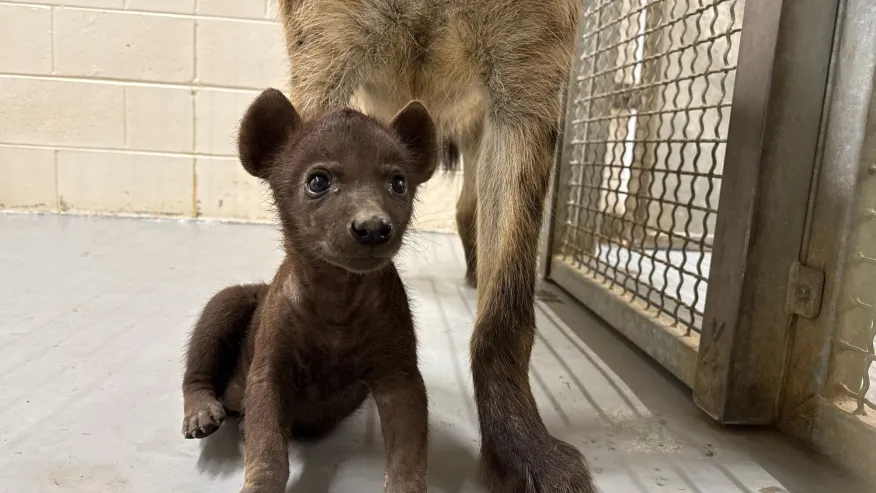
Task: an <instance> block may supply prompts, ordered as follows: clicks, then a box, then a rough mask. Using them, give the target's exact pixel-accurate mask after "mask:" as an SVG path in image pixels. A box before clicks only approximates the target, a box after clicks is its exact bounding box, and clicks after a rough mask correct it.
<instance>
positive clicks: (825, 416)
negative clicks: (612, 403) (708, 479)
mask: <svg viewBox="0 0 876 493" xmlns="http://www.w3.org/2000/svg"><path fill="white" fill-rule="evenodd" d="M666 1H671V0H666ZM582 26H583V21H582ZM579 39H580V36H579ZM576 53H578V56H580V54H581V49H580V46H579V47H578V49H577V50H576ZM578 63H579V62H578V61H577V57H576V64H575V65H576V66H575V69H574V70H573V71H572V74H571V78H570V84H569V87H570V88H572V87H574V85H573V82H574V80H575V79H574V77H575V75H576V74H577V73H578ZM866 88H869V89H870V91H869V92H867V91H866ZM565 98H566V114H565V116H564V120H563V121H562V122H561V124H562V125H561V127H562V128H563V129H564V132H563V139H562V140H561V141H560V142H558V145H557V150H556V156H557V159H556V166H555V169H554V174H553V178H552V181H551V189H550V193H549V195H548V197H547V202H546V210H547V211H548V214H546V215H545V221H544V224H543V231H542V237H541V255H540V258H539V261H540V275H541V276H542V278H543V279H545V280H548V281H550V282H553V283H556V284H557V285H559V286H560V287H561V288H563V289H565V290H566V291H568V292H569V293H570V294H571V295H573V296H574V297H575V298H577V299H578V300H579V301H581V302H582V303H583V304H584V305H586V306H587V307H588V308H589V309H590V310H592V311H594V312H595V313H596V314H597V315H599V316H600V317H601V318H603V319H604V320H605V321H606V322H608V324H609V325H611V326H613V327H614V328H615V329H617V330H618V331H619V332H621V333H622V334H624V335H625V336H626V337H627V338H628V339H630V341H631V342H633V343H634V344H635V345H637V346H638V347H640V348H641V349H643V350H644V351H645V352H646V353H647V354H649V355H650V356H651V357H652V358H654V359H655V360H656V361H657V362H659V363H660V364H661V365H662V366H664V367H665V368H666V369H667V370H669V371H670V372H671V373H672V374H673V375H675V376H676V377H678V378H679V379H680V380H681V381H682V382H684V383H685V384H687V385H688V386H689V387H691V388H692V391H693V400H694V401H695V402H696V404H697V405H698V406H699V407H700V408H701V409H702V410H703V411H705V412H706V413H707V414H708V415H709V416H711V417H712V418H714V419H715V420H716V421H718V422H720V423H725V424H747V425H766V424H773V425H779V426H780V427H781V428H782V429H783V430H785V431H786V432H789V433H791V434H792V435H794V436H797V437H798V438H801V439H803V440H804V441H807V442H809V443H810V444H811V445H813V446H815V448H817V449H818V450H820V451H822V452H825V453H826V454H827V455H828V456H830V457H833V458H834V459H837V460H838V461H839V462H840V463H841V464H843V465H845V466H847V467H850V468H851V469H853V470H854V471H856V472H858V473H859V474H860V475H862V476H864V477H866V478H867V479H869V480H871V481H874V482H876V469H873V467H872V464H873V463H876V445H874V444H876V418H872V417H869V418H866V419H864V418H861V417H859V416H853V415H852V413H851V412H849V411H848V409H847V408H848V406H846V408H843V407H842V406H841V405H840V403H839V401H838V400H837V398H836V396H835V395H831V388H830V386H831V383H833V384H834V387H836V383H837V382H839V383H840V384H842V383H845V382H846V381H848V379H849V378H851V379H854V378H856V375H853V374H852V375H850V373H853V371H859V370H848V369H846V368H843V367H841V365H839V363H838V361H841V360H842V358H844V357H852V358H859V359H860V360H862V361H866V360H873V359H874V356H873V354H872V351H871V352H869V353H868V352H867V350H866V349H864V350H861V349H860V348H866V347H867V345H868V344H869V345H870V347H871V348H872V340H868V338H869V337H871V335H869V333H868V332H867V331H866V330H864V329H856V330H857V331H852V332H851V333H850V332H848V331H846V332H843V331H842V330H841V328H840V327H839V325H840V324H839V322H838V320H839V319H840V318H841V317H843V316H844V312H845V311H847V308H845V307H846V306H847V305H848V303H845V302H844V300H843V296H844V294H843V293H844V292H845V289H846V286H845V285H846V284H847V283H848V282H849V281H848V279H847V278H848V277H849V276H848V275H847V274H848V271H849V269H850V268H851V267H850V265H854V264H855V262H858V263H860V262H861V261H864V262H865V263H870V264H876V253H874V252H876V247H874V249H873V251H871V252H864V253H861V251H858V252H857V253H856V254H854V255H853V253H854V252H852V251H851V250H852V246H850V244H849V242H850V240H849V239H848V238H847V236H848V235H850V234H851V231H852V230H853V229H854V226H855V225H856V223H861V222H862V219H861V217H862V216H861V215H862V213H863V215H864V216H866V217H865V220H866V221H870V220H871V219H870V218H872V220H873V221H876V202H873V203H872V204H870V206H869V207H871V209H868V210H865V211H860V210H858V209H860V207H861V204H860V203H858V202H857V200H858V199H859V198H860V197H858V196H857V195H855V196H849V194H848V193H846V194H845V195H843V193H842V191H848V190H859V192H858V193H865V192H864V191H862V190H870V189H872V190H870V191H871V196H873V197H876V188H873V187H876V8H874V6H873V5H872V0H747V1H746V4H745V10H744V18H743V24H742V34H741V42H740V46H739V54H738V64H737V74H736V83H735V91H734V96H733V100H732V106H731V108H732V111H731V116H730V126H729V130H728V137H727V150H726V155H725V161H724V173H723V178H722V188H721V193H720V201H719V205H718V210H719V213H718V219H717V224H716V231H715V235H714V242H713V248H712V263H711V269H710V274H709V278H708V290H707V294H706V306H705V311H704V317H703V324H702V331H701V334H700V336H699V337H697V334H696V333H693V334H688V333H686V332H685V331H684V330H683V329H680V328H679V327H676V326H673V323H672V320H667V319H666V318H662V317H661V316H660V314H659V312H655V311H654V310H649V307H648V306H647V305H646V304H644V303H638V302H636V300H631V299H630V298H629V296H626V297H624V296H622V295H621V293H620V291H618V290H613V289H611V288H610V287H608V286H607V285H606V284H604V283H600V282H597V281H594V280H593V279H590V278H588V277H585V276H583V275H581V273H579V272H577V271H576V270H575V269H574V268H572V267H570V266H569V265H568V264H566V263H565V262H562V261H559V260H558V259H557V258H556V257H555V249H556V246H557V245H558V244H559V241H560V240H559V238H558V234H559V230H560V228H559V227H558V225H561V224H563V223H564V221H565V218H564V214H565V211H564V208H562V207H558V204H563V203H565V200H566V197H564V196H563V194H564V187H563V186H561V185H562V184H564V183H568V181H569V178H570V177H569V169H568V168H569V166H568V165H567V163H568V162H569V159H570V156H572V150H571V146H570V140H571V135H570V126H571V125H570V122H569V120H570V115H571V114H572V113H573V110H574V100H575V98H574V97H572V96H571V95H568V94H567V95H565ZM870 182H872V184H869V185H868V183H870ZM868 187H869V188H868ZM819 192H820V193H819ZM853 195H854V194H853ZM866 221H863V222H866ZM871 229H872V230H873V231H872V232H870V233H866V234H864V237H866V238H871V239H876V236H873V235H876V226H874V227H873V228H871ZM859 241H864V240H861V239H860V238H859ZM867 241H869V240H867ZM855 255H856V256H855ZM852 257H854V258H852ZM870 267H871V268H872V269H876V265H871V266H870ZM825 273H827V275H826V276H825ZM874 275H876V274H874ZM846 297H847V296H846ZM846 301H847V300H846ZM856 303H857V304H858V305H859V306H858V307H859V308H860V307H862V306H866V307H869V308H870V309H871V310H872V311H873V320H874V323H876V298H874V299H873V300H870V301H869V303H870V304H869V305H868V304H867V301H861V300H856ZM852 308H854V307H852ZM872 330H873V329H870V331H871V332H872ZM846 354H851V356H844V355H846ZM858 366H861V365H858ZM856 368H857V367H856ZM846 392H848V391H847V390H846ZM834 394H835V393H834ZM847 400H848V397H847ZM860 402H862V401H861V400H860V398H859V399H858V406H859V410H860V406H861V405H860ZM859 414H860V413H859Z"/></svg>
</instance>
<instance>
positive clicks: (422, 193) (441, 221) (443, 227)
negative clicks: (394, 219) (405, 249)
mask: <svg viewBox="0 0 876 493" xmlns="http://www.w3.org/2000/svg"><path fill="white" fill-rule="evenodd" d="M461 191H462V173H452V174H446V173H441V172H438V173H436V174H435V175H434V176H433V177H432V179H431V180H429V181H428V182H426V183H425V184H423V185H422V186H421V187H420V188H419V189H418V190H417V203H416V205H415V208H414V220H413V222H412V223H411V227H413V228H415V229H418V230H421V231H448V232H450V231H456V201H457V200H458V199H459V193H460V192H461Z"/></svg>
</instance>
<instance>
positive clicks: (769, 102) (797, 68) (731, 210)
mask: <svg viewBox="0 0 876 493" xmlns="http://www.w3.org/2000/svg"><path fill="white" fill-rule="evenodd" d="M838 4H839V0H749V1H748V2H747V3H746V6H745V15H744V21H743V31H742V40H741V45H740V52H739V64H738V72H737V77H736V86H735V93H734V97H733V106H732V114H731V117H730V129H729V134H728V143H727V154H726V160H725V164H724V179H723V183H722V188H721V197H720V204H719V208H720V213H719V215H718V222H717V225H716V232H715V241H714V250H713V257H712V265H711V270H710V275H709V292H708V297H707V301H706V308H705V316H704V321H703V330H702V339H701V346H700V352H699V359H698V364H697V376H696V380H695V384H694V389H693V390H694V400H695V402H696V403H697V405H698V406H699V407H700V408H702V409H703V410H704V411H705V412H706V413H708V414H709V415H710V416H712V417H713V418H715V419H716V420H718V421H720V422H722V423H737V424H768V423H773V422H775V421H776V419H777V417H778V414H779V406H780V400H781V395H782V387H783V380H784V378H785V372H786V367H787V359H788V348H789V344H790V342H791V340H792V336H793V334H792V331H791V330H790V329H791V327H792V321H793V318H792V315H790V314H788V313H786V312H785V311H784V309H783V307H784V304H785V297H786V289H787V279H788V273H789V270H790V269H791V266H792V265H794V264H795V263H796V262H797V261H798V259H799V256H800V253H801V244H802V238H803V233H804V224H805V219H806V211H807V202H808V198H809V189H810V185H811V181H812V173H813V169H814V163H815V159H816V156H817V142H818V137H819V127H820V123H821V118H822V108H823V102H824V98H825V91H826V86H827V80H828V76H827V75H828V68H829V63H830V57H831V47H832V42H833V35H834V29H835V24H836V14H837V8H838Z"/></svg>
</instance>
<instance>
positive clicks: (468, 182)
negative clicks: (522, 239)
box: [456, 128, 483, 286]
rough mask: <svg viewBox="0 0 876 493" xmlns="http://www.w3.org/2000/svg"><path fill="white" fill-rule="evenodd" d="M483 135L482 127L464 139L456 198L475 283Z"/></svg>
mask: <svg viewBox="0 0 876 493" xmlns="http://www.w3.org/2000/svg"><path fill="white" fill-rule="evenodd" d="M482 135H483V132H482V130H481V128H478V129H477V130H473V131H472V132H471V133H469V134H467V135H465V136H463V137H462V138H461V139H460V143H461V148H462V149H461V150H462V161H463V169H462V173H463V181H462V192H461V193H460V194H459V200H458V201H457V202H456V229H457V230H458V231H459V239H460V240H462V250H463V252H465V280H466V282H468V284H469V285H471V286H476V285H477V206H478V194H477V168H478V160H479V157H478V154H479V153H480V152H479V151H480V146H481V137H482Z"/></svg>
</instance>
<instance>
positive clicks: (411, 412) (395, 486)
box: [368, 358, 429, 493]
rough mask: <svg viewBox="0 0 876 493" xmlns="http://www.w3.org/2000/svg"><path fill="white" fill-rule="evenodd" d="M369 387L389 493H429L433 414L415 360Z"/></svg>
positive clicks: (379, 377) (371, 381)
mask: <svg viewBox="0 0 876 493" xmlns="http://www.w3.org/2000/svg"><path fill="white" fill-rule="evenodd" d="M374 377H375V378H373V379H371V380H370V381H369V382H368V386H369V388H370V389H371V392H372V394H373V395H374V401H375V402H376V403H377V410H378V412H379V413H380V426H381V428H382V430H383V443H384V447H385V449H386V483H385V489H384V491H385V492H386V493H426V469H427V463H428V458H427V454H428V451H427V449H428V438H429V411H428V399H427V396H426V387H425V385H424V383H423V377H422V375H421V374H420V371H419V369H418V368H417V363H416V359H415V358H410V360H409V361H407V362H405V363H404V364H396V365H395V367H394V368H393V370H392V371H391V372H387V373H386V374H383V375H375V376H374Z"/></svg>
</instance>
